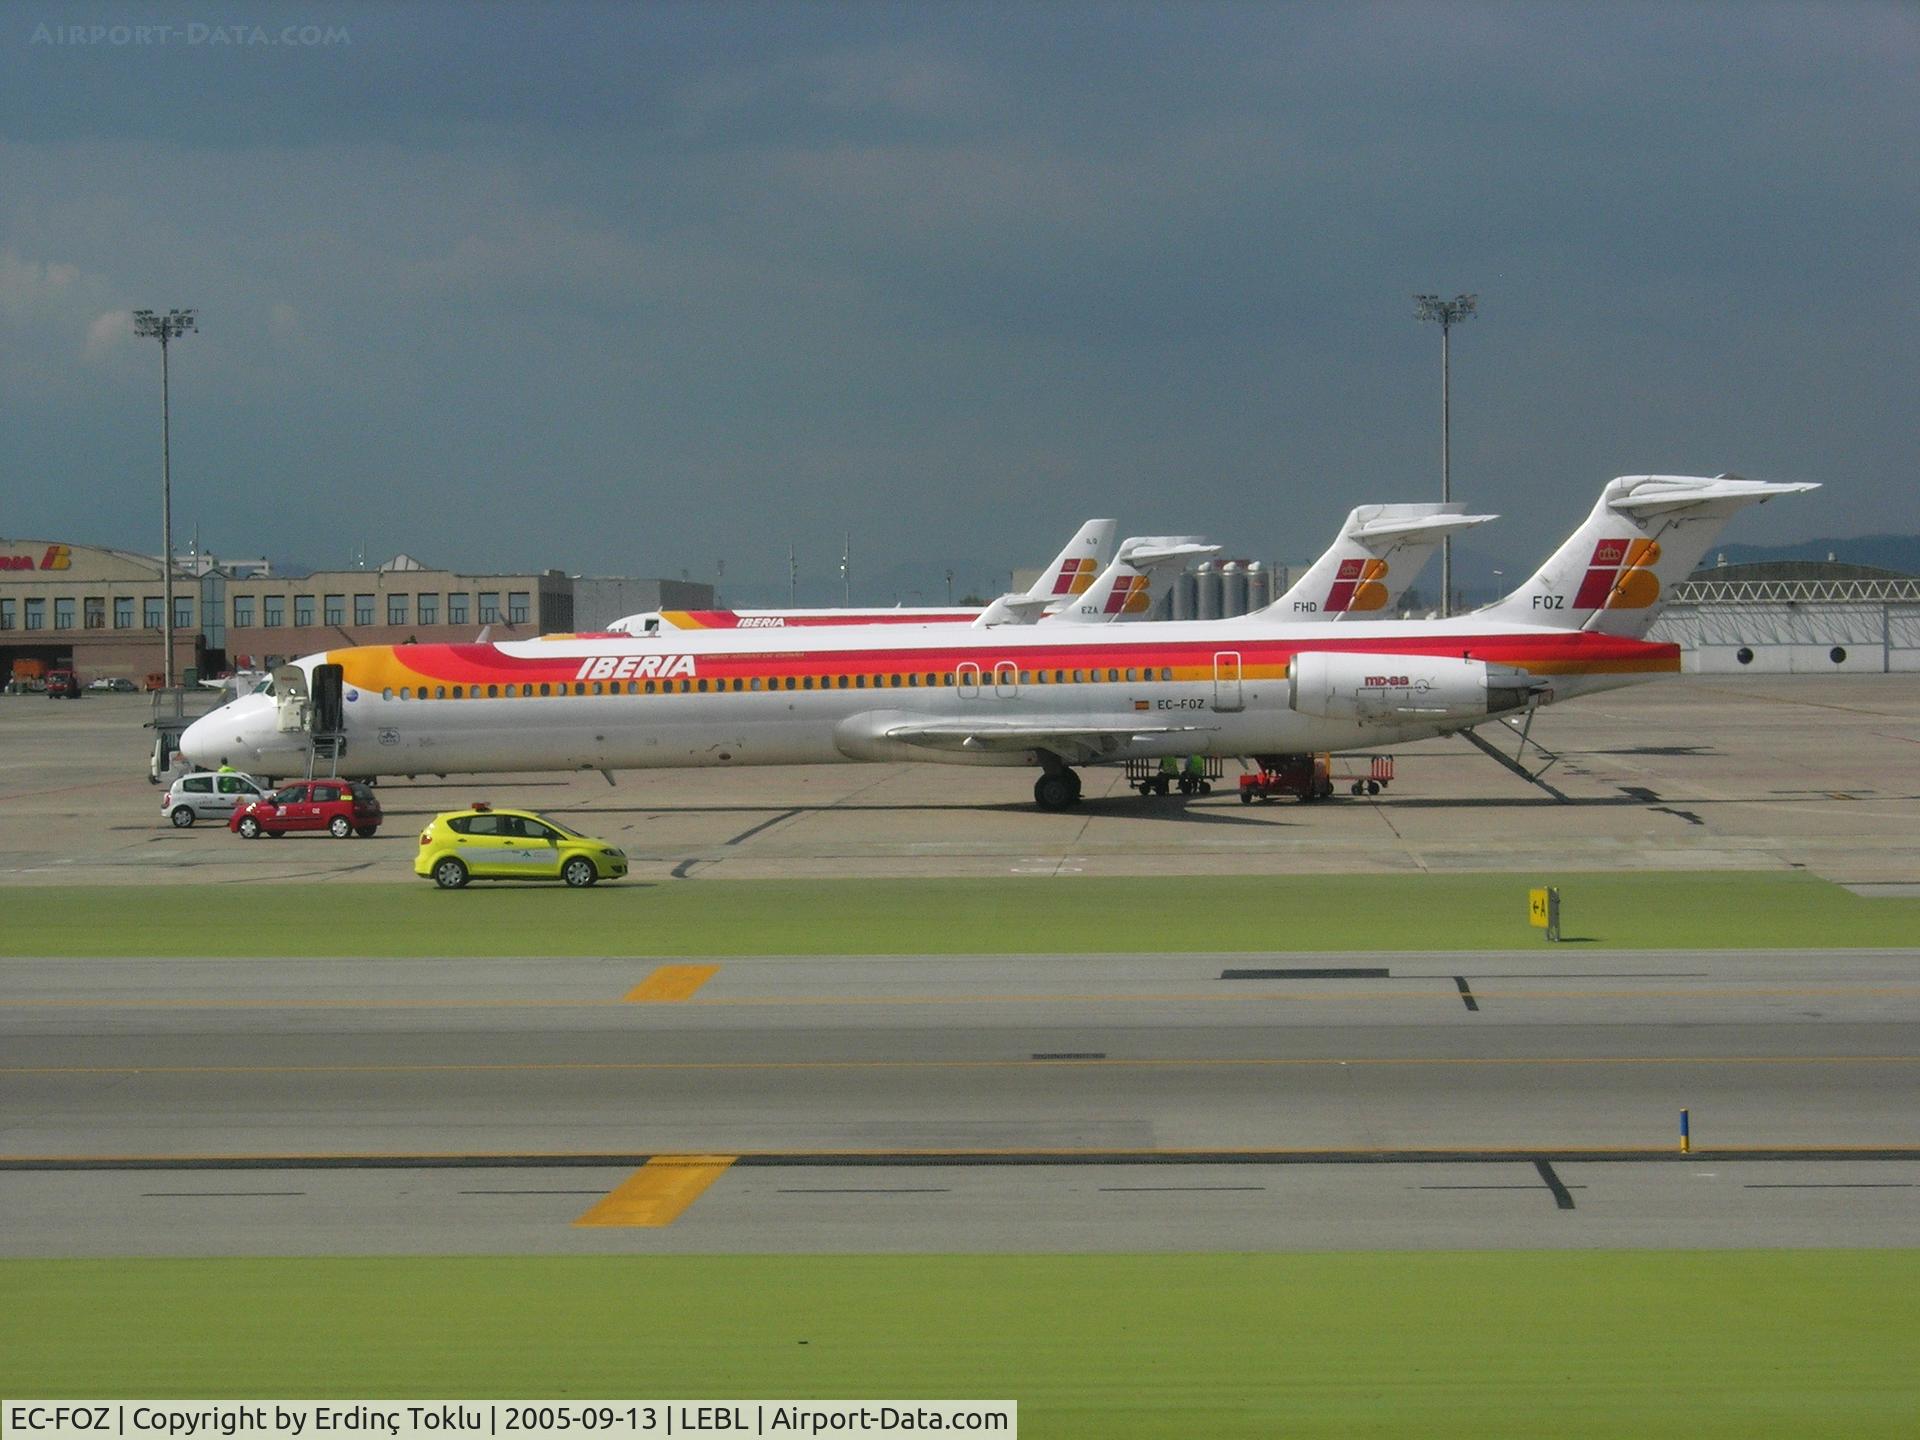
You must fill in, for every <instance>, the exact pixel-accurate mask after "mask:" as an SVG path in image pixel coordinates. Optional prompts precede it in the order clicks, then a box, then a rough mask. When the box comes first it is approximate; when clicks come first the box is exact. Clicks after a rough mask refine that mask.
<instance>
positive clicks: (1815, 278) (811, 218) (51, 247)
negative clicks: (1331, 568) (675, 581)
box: [0, 0, 1920, 601]
mask: <svg viewBox="0 0 1920 1440" xmlns="http://www.w3.org/2000/svg"><path fill="white" fill-rule="evenodd" d="M142 25H144V26H146V27H148V29H147V33H146V35H145V37H144V38H143V37H142V36H141V34H140V32H139V31H137V30H135V29H134V28H133V27H136V26H142ZM116 26H124V27H127V28H126V29H125V30H116V29H115V28H114V27H116ZM96 27H97V28H96ZM302 27H306V30H305V33H306V35H307V36H308V37H317V38H314V39H309V40H307V41H305V42H303V39H302V35H301V30H302ZM102 31H104V32H105V33H104V34H102V33H99V32H102ZM162 31H164V32H165V33H164V36H163V35H162V33H161V32H162ZM328 32H331V33H328ZM1916 75H1920V10H1917V9H1916V8H1915V7H1912V6H1905V5H1868V4H1862V5H1831V6H1764V5H1753V4H1741V5H1734V6H1726V7H1719V6H1711V5H1680V6H1674V5H1659V6H1649V7H1644V8H1635V7H1632V6H1626V5H1605V6H1566V7H1559V6H1528V5H1444V4H1427V5H1418V6H1349V5H1332V4H1324V5H1302V6H1288V5H1279V4H1273V5H1205V4H1179V5H1174V4H1165V5H1120V4H1103V5H1069V4H1061V5H1052V6H1043V7H1034V6H1020V5H1012V4H986V3H958V0H955V3H943V4H917V5H905V4H899V5H852V4H846V5H831V4H798V3H794V4H779V5H764V6H760V5H749V4H722V3H704V4H696V5H686V6H675V5H616V4H612V3H597V4H584V5H556V4H543V5H538V6H532V5H525V6H516V5H512V4H493V5H488V6H484V7H480V6H465V5H387V4H382V5H377V6H376V5H369V6H342V5H326V4H288V5H245V4H239V5H234V4H201V3H199V0H183V3H181V4H178V5H173V4H158V5H147V6H130V5H84V4H82V5H56V4H38V3H34V0H26V3H23V4H20V5H16V6H12V7H9V8H8V9H7V10H6V11H5V12H4V14H0V329H3V331H4V334H3V336H0V338H4V342H5V343H4V346H0V475H4V477H5V479H4V482H0V532H4V533H7V534H13V535H32V536H43V535H44V536H57V537H60V538H66V539H74V540H86V541H98V542H102V543H109V544H118V545H126V546H130V547H146V548H155V547H157V543H158V537H157V531H158V517H157V511H158V500H157V489H158V486H157V483H156V481H157V473H156V472H157V468H158V443H157V442H158V435H157V429H158V415H157V411H158V388H159V387H158V373H157V372H158V355H157V353H156V350H157V347H155V346H154V345H153V344H152V342H151V341H146V342H138V343H136V342H135V340H134V338H133V337H132V335H131V329H130V326H129V325H128V323H127V321H126V312H127V311H128V310H130V309H131V308H134V307H136V306H152V307H157V308H166V307H168V306H173V305H192V306H195V307H197V308H198V310H199V313H200V317H201V324H202V332H201V333H200V334H198V335H195V336H191V337H189V338H187V339H186V340H184V341H182V342H181V343H180V345H179V346H178V348H176V350H175V352H174V357H175V366H174V382H175V384H174V402H175V403H174V442H175V473H174V479H175V499H176V509H175V517H176V525H177V526H178V527H179V528H181V529H182V530H191V529H192V528H193V527H194V526H195V525H197V526H198V528H199V532H200V534H201V536H202V538H203V540H204V541H205V542H206V543H208V544H209V545H211V546H212V547H213V548H214V549H216V550H219V551H223V552H227V553H234V554H239V553H248V554H252V553H260V552H265V553H268V554H272V555H276V556H282V557H297V558H300V559H303V560H306V561H308V562H310V563H315V564H332V563H340V562H343V561H344V560H345V559H346V558H347V556H348V554H349V553H350V552H351V551H352V550H354V549H356V548H358V547H359V546H361V545H365V546H366V547H367V549H368V551H369V553H370V554H372V555H375V556H380V555H385V554H388V553H391V552H393V551H396V550H406V551H408V552H411V553H413V554H416V555H420V556H422V557H425V558H427V559H429V560H431V561H434V562H437V563H447V564H456V565H460V566H463V567H471V568H481V567H487V568H492V567H497V568H519V567H525V566H546V565H558V566H564V567H566V568H568V569H572V570H586V571H589V572H595V573H640V574H678V573H680V572H681V571H683V570H685V571H687V572H689V573H691V574H692V575H693V576H694V577H695V578H711V577H712V575H713V573H714V570H715V568H716V563H717V562H719V561H721V560H724V561H725V562H726V579H727V584H726V586H725V590H726V593H727V594H728V596H729V597H730V598H735V599H738V600H741V601H746V600H749V599H773V598H777V596H778V595H782V594H784V590H785V578H786V558H785V557H786V547H787V545H788V544H789V543H791V544H793V545H795V546H796V547H797V549H798V552H799V559H800V565H801V570H802V576H803V580H811V581H812V582H814V584H815V585H816V586H819V587H822V590H823V591H824V588H825V586H826V582H827V580H828V578H829V576H830V575H831V574H832V572H833V568H834V566H835V565H836V564H837V561H838V556H839V549H840V543H841V540H840V537H841V535H842V534H843V532H849V531H850V532H851V533H852V537H853V546H854V552H855V571H856V598H864V599H868V600H873V601H889V600H892V599H894V598H896V594H895V593H891V592H890V593H878V591H877V590H869V591H868V592H867V593H865V594H864V595H862V594H860V590H861V586H860V584H859V581H860V580H861V579H863V578H866V577H877V576H879V575H881V574H883V573H886V572H889V571H891V570H893V569H894V568H895V567H896V566H903V565H904V566H908V567H910V568H911V567H912V566H916V565H917V566H918V567H919V570H918V572H915V573H919V574H920V575H921V576H922V578H921V579H920V580H919V581H917V582H916V581H914V580H911V579H900V580H898V581H897V582H896V585H895V589H896V590H897V589H898V588H899V586H902V585H908V584H914V583H920V584H925V585H928V586H931V585H934V584H936V583H937V581H936V580H935V578H934V577H937V576H938V574H939V572H940V570H941V569H943V568H944V567H946V566H948V565H952V566H954V567H955V568H956V569H957V570H958V571H959V572H960V573H959V580H958V583H959V585H960V586H962V587H963V588H972V587H987V586H990V585H992V584H994V583H996V581H995V574H996V572H997V571H1001V570H1003V569H1004V567H1008V566H1013V565H1027V564H1035V563H1038V562H1039V561H1040V560H1042V559H1044V558H1045V557H1046V555H1047V554H1049V553H1051V551H1052V550H1053V549H1054V548H1055V547H1056V546H1057V545H1058V544H1059V543H1060V542H1061V541H1062V540H1063V539H1064V538H1065V536H1066V534H1067V533H1069V532H1070V531H1071V530H1072V528H1073V527H1074V526H1075V524H1077V522H1078V521H1079V520H1080V519H1082V518H1084V517H1085V516H1087V515H1090V514H1112V515H1116V516H1118V517H1119V518H1120V519H1121V521H1122V524H1123V530H1124V531H1125V532H1134V531H1139V532H1167V531H1187V530H1201V531H1205V532H1208V533H1209V534H1211V535H1213V536H1215V537H1216V538H1220V539H1223V540H1226V541H1227V542H1228V543H1229V544H1230V545H1231V546H1232V548H1233V549H1235V550H1236V551H1238V552H1240V553H1243V554H1246V555H1248V556H1252V557H1258V558H1265V559H1278V560H1287V559H1294V558H1300V557H1304V556H1306V555H1309V554H1311V553H1314V552H1315V551H1317V550H1318V549H1319V548H1320V547H1321V546H1322V545H1323V544H1324V543H1325V541H1326V539H1327V538H1328V537H1329V536H1330V534H1331V532H1332V529H1333V527H1334V525H1335V524H1336V523H1337V522H1338V520H1339V518H1340V516H1341V515H1342V514H1344V512H1345V511H1346V509H1347V508H1349V507H1350V506H1351V505H1353V504H1357V503H1362V502H1365V501H1371V500H1398V499H1423V498H1428V497H1429V496H1432V495H1434V494H1436V493H1437V489H1438V483H1439V478H1438V471H1439V464H1438V461H1439V456H1438V449H1439V445H1438V429H1439V425H1438V420H1439V416H1438V409H1439V404H1438V402H1439V394H1438V392H1439V373H1438V372H1439V353H1438V352H1439V337H1438V334H1437V332H1436V331H1434V330H1433V329H1432V328H1431V327H1422V326H1420V325H1418V324H1416V322H1415V321H1414V319H1413V317H1412V302H1411V300H1410V298H1409V297H1410V295H1411V294H1412V293H1413V292H1415V291H1420V290H1438V291H1442V292H1447V293H1451V292H1454V291H1461V290H1466V291H1475V292H1478V294H1479V295H1480V297H1481V314H1480V316H1479V317H1478V318H1477V319H1475V320H1474V321H1472V322H1471V323H1470V324H1469V325H1467V326H1466V327H1465V328H1463V329H1461V330H1460V331H1458V332H1456V336H1455V345H1454V399H1455V411H1454V480H1455V487H1456V495H1457V496H1458V497H1459V498H1462V499H1466V500H1470V501H1471V502H1473V503H1474V504H1475V506H1477V507H1480V508H1485V509H1488V510H1497V511H1499V512H1501V513H1502V514H1503V515H1504V516H1505V517H1506V518H1505V519H1504V520H1503V521H1502V522H1501V523H1500V524H1499V525H1498V527H1496V528H1491V529H1489V530H1488V531H1483V532H1482V533H1481V534H1480V535H1477V536H1476V537H1475V539H1474V545H1475V548H1477V549H1480V550H1484V551H1492V552H1496V553H1497V554H1498V555H1499V556H1500V558H1502V559H1505V560H1507V561H1508V563H1512V564H1524V563H1526V562H1528V561H1530V560H1532V559H1533V558H1535V557H1537V556H1538V555H1539V554H1540V553H1541V552H1542V551H1544V550H1545V549H1546V548H1549V547H1550V546H1551V544H1552V543H1553V542H1554V541H1555V540H1556V539H1557V538H1558V536H1559V535H1561V534H1563V533H1564V532H1565V531H1566V530H1567V529H1568V528H1570V527H1571V526H1572V524H1573V523H1574V522H1575V520H1576V519H1577V518H1578V516H1579V515H1581V514H1583V513H1584V511H1585V510H1586V508H1587V506H1588V505H1589V504H1590V503H1591V498H1592V496H1593V494H1594V493H1595V492H1596V491H1597V489H1598V487H1599V486H1600V484H1601V483H1602V482H1603V481H1604V480H1606V479H1607V478H1608V477H1609V476H1612V475H1615V474H1624V473H1636V472H1641V471H1646V470H1655V471H1682V472H1692V471H1699V472H1706V473H1713V472H1716V471H1720V470H1735V471H1738V472H1740V473H1743V474H1747V475H1751V476H1755V477H1763V478H1778V479H1814V480H1820V481H1824V482H1826V486H1827V488H1826V489H1824V490H1822V491H1820V492H1818V494H1817V495H1816V496H1814V497H1811V498H1809V499H1807V500H1804V501H1796V502H1792V503H1782V504H1780V505H1774V506H1769V507H1767V508H1766V509H1765V510H1763V511H1760V512H1757V513H1755V514H1753V515H1751V516H1748V517H1744V518H1743V519H1742V520H1741V521H1739V522H1738V524H1737V526H1736V527H1735V528H1734V530H1733V531H1731V532H1730V538H1733V539H1739V540H1751V541H1785V540H1792V539H1796V538H1800V537H1803V536H1809V535H1815V534H1819V535H1847V534H1856V533H1866V532H1870V531H1887V530H1920V504H1916V501H1915V498H1914V494H1915V481H1916V478H1920V477H1917V476H1916V473H1915V457H1916V453H1920V444H1916V441H1920V421H1917V420H1916V413H1917V412H1920V407H1916V405H1915V404H1914V380H1915V376H1916V374H1917V373H1920V365H1917V364H1916V362H1917V361H1920V340H1917V339H1916V323H1915V322H1916V320H1920V264H1916V261H1917V260H1920V254H1917V253H1916V252H1917V250H1920V241H1917V240H1916V236H1920V178H1917V174H1920V167H1916V166H1915V165H1914V163H1913V157H1914V155H1916V154H1920V84H1916V82H1915V77H1916ZM833 588H834V589H836V590H837V585H836V586H834V587H833ZM923 598H926V599H934V598H937V596H935V595H933V594H928V595H926V596H924V597H923Z"/></svg>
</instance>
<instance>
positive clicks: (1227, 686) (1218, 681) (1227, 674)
mask: <svg viewBox="0 0 1920 1440" xmlns="http://www.w3.org/2000/svg"><path fill="white" fill-rule="evenodd" d="M1213 708H1214V709H1216V710H1244V709H1246V708H1247V700H1246V695H1245V693H1244V692H1243V690H1242V688H1241V684H1240V652H1239V651H1238V650H1221V651H1219V652H1218V653H1216V654H1215V655H1214V657H1213Z"/></svg>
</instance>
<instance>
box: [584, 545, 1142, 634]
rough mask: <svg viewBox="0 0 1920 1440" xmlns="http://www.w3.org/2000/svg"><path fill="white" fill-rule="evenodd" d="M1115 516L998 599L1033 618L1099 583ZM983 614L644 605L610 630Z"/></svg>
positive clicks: (955, 608)
mask: <svg viewBox="0 0 1920 1440" xmlns="http://www.w3.org/2000/svg"><path fill="white" fill-rule="evenodd" d="M1118 528H1119V526H1118V524H1117V522H1115V521H1112V520H1089V521H1087V523H1086V524H1084V525H1082V526H1081V527H1080V529H1079V532H1078V533H1077V534H1075V535H1074V537H1073V539H1071V540H1069V541H1068V542H1067V544H1066V548H1065V549H1063V550H1062V551H1061V552H1060V553H1059V554H1058V555H1056V556H1054V557H1053V563H1052V564H1051V565H1049V566H1047V567H1046V569H1044V570H1042V571H1041V572H1040V578H1039V579H1037V580H1035V581H1034V582H1033V584H1032V585H1030V586H1029V587H1028V588H1027V589H1026V590H1025V591H1024V592H1023V593H1021V594H1017V595H1006V596H1003V597H1001V598H1000V599H999V600H996V601H995V602H994V604H995V605H998V606H1000V607H1002V608H1003V609H1004V610H1005V612H1006V613H1007V614H1008V615H1011V616H1018V617H1020V618H1021V619H1022V620H1023V621H1026V622H1031V621H1033V620H1036V619H1038V618H1039V617H1040V616H1041V615H1043V614H1045V613H1046V612H1047V611H1048V610H1049V609H1052V608H1055V607H1057V606H1060V605H1064V604H1065V603H1066V602H1067V601H1068V600H1070V599H1072V598H1073V597H1074V596H1075V595H1078V594H1079V593H1080V592H1081V591H1083V590H1085V589H1086V588H1087V587H1088V586H1089V585H1091V584H1093V582H1094V579H1095V577H1096V576H1098V575H1099V574H1100V572H1101V571H1102V570H1103V569H1105V568H1106V565H1107V562H1108V561H1109V560H1110V559H1111V558H1112V556H1113V537H1114V533H1115V531H1116V530H1117V529H1118ZM979 618H980V607H979V606H978V605H936V606H932V607H930V608H922V609H918V610H909V609H906V608H904V607H902V606H898V605H896V606H893V607H891V608H885V609H883V608H860V607H857V606H855V607H849V608H843V609H836V610H643V611H641V612H640V613H639V614H637V615H623V616H621V617H620V618H619V619H618V620H615V621H614V622H613V623H612V624H611V625H609V626H607V633H608V634H609V635H658V634H660V633H661V632H662V631H665V630H784V629H786V628H787V627H788V626H790V625H938V624H948V623H951V624H960V625H965V624H968V623H970V622H972V621H974V620H978V619H979Z"/></svg>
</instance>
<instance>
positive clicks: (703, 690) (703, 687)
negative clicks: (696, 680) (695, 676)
mask: <svg viewBox="0 0 1920 1440" xmlns="http://www.w3.org/2000/svg"><path fill="white" fill-rule="evenodd" d="M700 693H701V694H702V695H704V694H706V693H707V682H706V681H704V680H702V681H701V682H700Z"/></svg>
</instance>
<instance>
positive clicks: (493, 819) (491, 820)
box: [467, 815, 503, 835]
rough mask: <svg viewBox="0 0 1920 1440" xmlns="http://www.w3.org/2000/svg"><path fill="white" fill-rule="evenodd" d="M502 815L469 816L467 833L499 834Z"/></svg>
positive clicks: (500, 832)
mask: <svg viewBox="0 0 1920 1440" xmlns="http://www.w3.org/2000/svg"><path fill="white" fill-rule="evenodd" d="M502 833H503V832H502V831H501V829H500V817H499V816H498V815H472V816H469V817H468V818H467V834H469V835H499V834H502Z"/></svg>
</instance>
